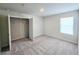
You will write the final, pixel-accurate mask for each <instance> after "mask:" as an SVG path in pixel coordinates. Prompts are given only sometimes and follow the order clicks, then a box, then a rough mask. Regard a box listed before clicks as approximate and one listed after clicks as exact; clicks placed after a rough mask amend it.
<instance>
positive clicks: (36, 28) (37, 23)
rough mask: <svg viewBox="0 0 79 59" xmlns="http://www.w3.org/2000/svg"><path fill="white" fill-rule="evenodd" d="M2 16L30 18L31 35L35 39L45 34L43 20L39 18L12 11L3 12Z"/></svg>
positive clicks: (1, 11) (0, 11)
mask: <svg viewBox="0 0 79 59" xmlns="http://www.w3.org/2000/svg"><path fill="white" fill-rule="evenodd" d="M0 15H9V17H17V18H29V26H30V27H29V35H30V39H33V38H35V37H37V36H39V35H42V34H43V19H42V17H39V16H33V15H28V14H24V13H19V12H15V11H10V10H1V9H0Z"/></svg>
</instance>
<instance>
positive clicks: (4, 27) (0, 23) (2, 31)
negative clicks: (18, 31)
mask: <svg viewBox="0 0 79 59" xmlns="http://www.w3.org/2000/svg"><path fill="white" fill-rule="evenodd" d="M0 35H1V36H0V37H1V39H0V41H1V50H2V49H3V48H4V49H6V48H5V47H9V31H8V16H0Z"/></svg>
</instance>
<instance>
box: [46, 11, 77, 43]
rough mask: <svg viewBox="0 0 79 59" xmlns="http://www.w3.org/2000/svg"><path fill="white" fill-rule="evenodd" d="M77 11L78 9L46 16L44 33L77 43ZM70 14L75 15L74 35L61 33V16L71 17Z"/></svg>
mask: <svg viewBox="0 0 79 59" xmlns="http://www.w3.org/2000/svg"><path fill="white" fill-rule="evenodd" d="M77 13H78V12H77V11H72V12H67V13H62V14H57V15H51V16H47V17H44V26H45V28H44V30H45V31H44V33H45V34H46V35H48V36H51V37H56V38H59V39H62V40H66V41H69V42H73V43H77V41H78V40H77V26H76V25H77V20H78V19H77V18H78V16H77V15H78V14H77ZM69 16H73V17H74V35H73V36H72V35H67V34H63V33H60V18H63V17H69ZM67 30H68V29H67Z"/></svg>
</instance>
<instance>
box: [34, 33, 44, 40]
mask: <svg viewBox="0 0 79 59" xmlns="http://www.w3.org/2000/svg"><path fill="white" fill-rule="evenodd" d="M41 36H45V35H44V34H41V35H38V36H36V37H34V38H33V39H36V38H39V37H41Z"/></svg>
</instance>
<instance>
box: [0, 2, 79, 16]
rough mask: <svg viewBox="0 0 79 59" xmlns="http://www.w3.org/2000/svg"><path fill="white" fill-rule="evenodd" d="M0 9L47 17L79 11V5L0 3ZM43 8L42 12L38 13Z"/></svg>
mask: <svg viewBox="0 0 79 59" xmlns="http://www.w3.org/2000/svg"><path fill="white" fill-rule="evenodd" d="M0 8H3V9H5V8H7V9H9V10H12V11H17V12H22V13H27V14H32V15H37V16H48V15H52V14H59V13H63V12H68V11H72V10H78V9H79V3H24V6H23V4H21V3H0ZM40 8H44V12H40Z"/></svg>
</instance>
